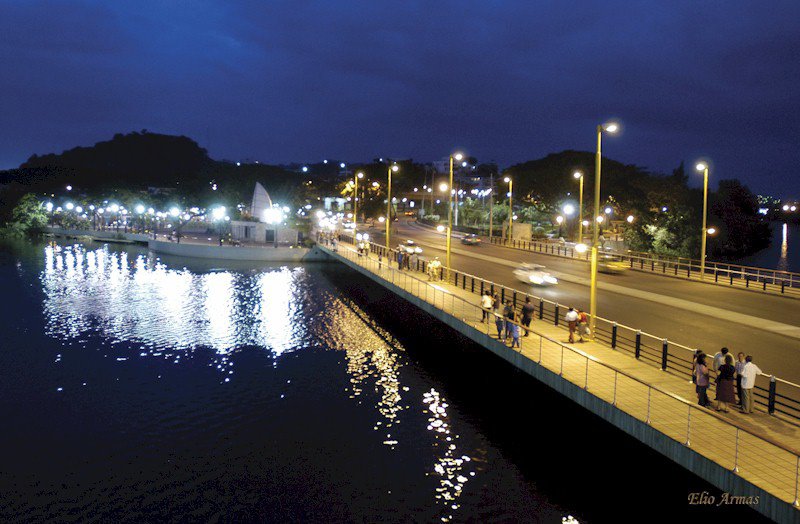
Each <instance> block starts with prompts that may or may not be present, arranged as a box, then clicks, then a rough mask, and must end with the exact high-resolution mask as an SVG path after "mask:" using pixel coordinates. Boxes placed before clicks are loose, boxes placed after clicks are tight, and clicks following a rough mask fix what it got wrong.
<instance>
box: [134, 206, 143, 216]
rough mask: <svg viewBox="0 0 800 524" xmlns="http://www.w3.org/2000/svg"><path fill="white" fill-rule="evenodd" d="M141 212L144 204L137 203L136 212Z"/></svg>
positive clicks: (138, 213) (139, 213)
mask: <svg viewBox="0 0 800 524" xmlns="http://www.w3.org/2000/svg"><path fill="white" fill-rule="evenodd" d="M142 213H144V206H143V205H142V204H138V205H137V206H136V214H137V215H141V214H142Z"/></svg>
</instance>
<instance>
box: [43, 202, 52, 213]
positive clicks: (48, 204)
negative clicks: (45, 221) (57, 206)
mask: <svg viewBox="0 0 800 524" xmlns="http://www.w3.org/2000/svg"><path fill="white" fill-rule="evenodd" d="M44 207H45V209H47V212H48V213H50V212H51V211H52V210H53V203H52V202H48V203H46V204H45V205H44Z"/></svg>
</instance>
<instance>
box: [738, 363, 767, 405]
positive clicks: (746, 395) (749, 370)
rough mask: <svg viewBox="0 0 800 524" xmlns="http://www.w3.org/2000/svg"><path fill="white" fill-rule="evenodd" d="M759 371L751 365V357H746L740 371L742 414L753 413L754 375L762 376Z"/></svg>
mask: <svg viewBox="0 0 800 524" xmlns="http://www.w3.org/2000/svg"><path fill="white" fill-rule="evenodd" d="M763 374H764V373H763V372H762V371H761V369H760V368H759V367H758V366H756V365H755V363H753V357H751V356H750V355H747V357H745V359H744V368H743V369H742V413H747V414H750V413H752V412H753V388H754V387H755V385H756V375H763Z"/></svg>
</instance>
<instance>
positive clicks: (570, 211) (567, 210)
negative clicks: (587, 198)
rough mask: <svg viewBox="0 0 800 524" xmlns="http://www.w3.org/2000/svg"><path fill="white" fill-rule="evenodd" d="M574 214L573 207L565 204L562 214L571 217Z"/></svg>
mask: <svg viewBox="0 0 800 524" xmlns="http://www.w3.org/2000/svg"><path fill="white" fill-rule="evenodd" d="M574 213H575V206H573V205H572V204H566V205H565V206H564V214H565V215H567V216H572V215H573V214H574Z"/></svg>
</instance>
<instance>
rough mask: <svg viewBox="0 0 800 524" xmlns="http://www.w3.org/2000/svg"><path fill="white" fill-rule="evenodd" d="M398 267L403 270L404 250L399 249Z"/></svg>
mask: <svg viewBox="0 0 800 524" xmlns="http://www.w3.org/2000/svg"><path fill="white" fill-rule="evenodd" d="M397 269H398V270H400V271H402V270H403V252H402V251H397Z"/></svg>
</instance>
